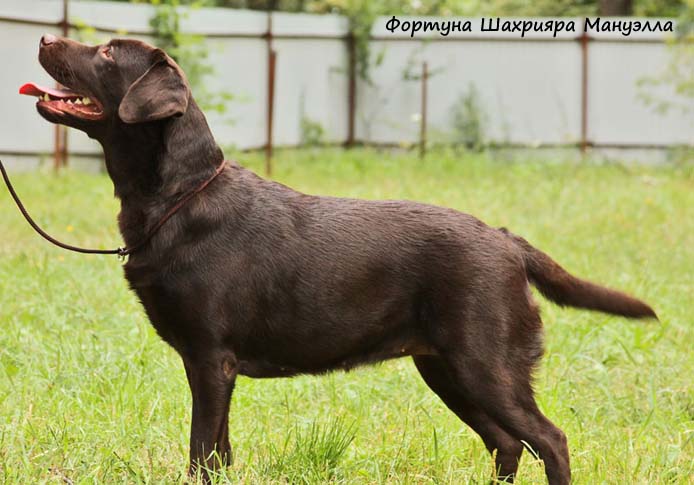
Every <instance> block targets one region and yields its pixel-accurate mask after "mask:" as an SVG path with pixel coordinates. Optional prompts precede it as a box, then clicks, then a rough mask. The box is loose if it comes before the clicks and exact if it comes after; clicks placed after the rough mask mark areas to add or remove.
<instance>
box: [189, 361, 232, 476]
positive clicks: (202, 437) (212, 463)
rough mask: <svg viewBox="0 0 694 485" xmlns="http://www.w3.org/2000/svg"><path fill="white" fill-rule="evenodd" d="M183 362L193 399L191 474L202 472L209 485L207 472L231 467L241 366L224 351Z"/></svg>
mask: <svg viewBox="0 0 694 485" xmlns="http://www.w3.org/2000/svg"><path fill="white" fill-rule="evenodd" d="M183 360H184V365H185V369H186V376H187V377H188V384H189V385H190V391H191V393H192V396H193V412H192V422H191V427H190V473H191V475H195V474H196V473H198V472H199V473H200V474H201V475H202V478H203V480H205V481H208V480H209V475H208V470H216V469H218V468H220V467H222V466H226V465H229V464H231V445H230V444H229V405H230V401H231V393H232V391H233V389H234V383H235V381H236V375H237V373H238V365H237V361H236V358H235V357H234V355H233V354H231V353H228V352H224V351H219V352H215V351H213V350H212V351H209V352H208V353H206V355H204V356H199V357H196V358H191V357H184V359H183Z"/></svg>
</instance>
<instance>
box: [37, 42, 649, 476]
mask: <svg viewBox="0 0 694 485" xmlns="http://www.w3.org/2000/svg"><path fill="white" fill-rule="evenodd" d="M40 60H41V63H42V64H43V66H44V67H45V68H46V70H47V71H48V72H49V73H50V74H51V75H53V76H54V77H55V78H56V79H57V80H58V81H60V82H61V83H63V84H65V85H67V86H70V87H71V88H73V89H74V90H76V91H79V92H81V93H85V94H88V95H90V96H92V97H93V98H94V99H96V100H98V101H99V103H100V105H101V106H103V111H104V113H103V119H100V120H98V121H93V120H92V121H85V120H82V119H79V118H75V117H74V116H71V115H69V114H60V113H58V112H56V111H55V110H48V109H47V108H45V107H43V105H42V104H41V103H39V105H38V107H39V111H40V112H41V114H42V115H43V116H44V117H46V118H47V119H49V120H50V121H53V122H57V123H64V124H67V125H70V126H74V127H76V128H79V129H82V130H84V131H85V132H86V133H87V134H89V135H90V136H92V137H93V138H96V139H97V140H99V142H100V143H101V144H102V146H103V148H104V153H105V156H106V164H107V168H108V172H109V175H110V176H111V178H112V180H113V183H114V187H115V191H116V194H117V195H118V197H119V198H120V199H121V213H120V216H119V223H120V227H121V232H122V233H123V237H124V239H125V242H126V243H127V244H129V245H130V244H132V243H133V242H136V241H138V240H140V239H141V238H142V236H143V235H144V234H147V232H148V230H149V228H151V227H152V226H153V225H154V224H156V222H157V221H158V220H159V219H160V218H161V217H162V215H163V214H164V213H165V212H166V210H167V208H169V207H170V206H171V204H172V203H174V202H175V201H176V200H177V199H178V198H179V197H181V196H182V194H185V193H186V192H187V191H189V190H190V189H191V188H193V187H196V186H197V185H198V184H200V182H201V181H203V180H206V179H207V178H209V176H210V175H211V174H212V173H213V172H214V170H215V168H216V167H217V166H218V165H219V164H220V163H221V162H222V152H221V150H220V149H219V147H218V146H217V145H216V143H215V142H214V139H213V138H212V135H211V133H210V131H209V128H208V126H207V123H206V121H205V118H204V116H203V114H202V112H201V111H200V110H199V108H198V107H197V105H196V104H195V101H194V100H193V98H192V97H191V96H190V92H189V90H188V87H187V83H186V81H185V77H184V75H183V73H181V72H180V69H178V67H177V66H176V65H175V63H174V62H173V61H172V60H171V59H170V58H168V56H166V55H165V54H164V53H163V52H161V51H159V50H156V49H154V48H152V47H151V46H148V45H146V44H144V43H141V42H137V41H128V40H114V41H112V42H110V43H109V44H107V45H105V46H97V47H89V46H85V45H83V44H79V43H76V42H73V41H70V40H67V39H55V38H51V39H48V40H47V41H46V42H44V44H43V45H42V47H41V50H40ZM142 79H146V82H143V81H142ZM133 86H135V87H134V88H133ZM127 93H131V95H130V96H128V94H127ZM148 100H149V101H148ZM124 270H125V276H126V278H127V280H128V282H129V283H130V286H131V287H132V288H133V290H134V291H135V293H136V294H137V296H138V297H139V298H140V300H141V301H142V304H143V305H144V308H145V310H146V311H147V314H148V316H149V318H150V320H151V322H152V324H153V325H154V327H155V328H156V329H157V331H158V332H159V334H160V335H161V336H162V338H163V339H164V340H165V341H166V342H168V343H169V344H170V345H171V346H173V348H175V349H176V351H178V353H179V354H180V355H181V358H182V360H183V364H184V367H185V370H186V375H187V377H188V381H189V384H190V389H191V393H192V396H193V409H192V424H191V434H190V460H191V470H193V471H194V470H196V469H197V468H198V467H200V466H201V465H204V466H206V467H211V468H214V467H217V466H219V465H220V464H226V463H228V462H229V461H230V459H231V447H230V445H229V439H228V434H229V433H228V413H229V404H230V398H231V394H232V390H233V387H234V383H235V379H236V376H237V375H238V374H242V375H247V376H251V377H282V376H291V375H295V374H299V373H322V372H327V371H330V370H334V369H350V368H352V367H354V366H356V365H362V364H368V363H371V362H377V361H380V360H384V359H389V358H396V357H403V356H408V355H409V356H412V357H413V359H414V362H415V365H416V366H417V369H418V370H419V372H420V373H421V374H422V377H423V378H424V380H425V381H426V383H427V384H428V385H429V387H430V388H431V389H432V390H433V391H434V392H435V393H437V394H438V395H439V396H440V397H441V399H442V400H443V402H444V403H445V404H446V405H447V406H448V407H449V408H450V409H451V410H452V411H453V412H454V413H456V415H457V416H458V417H459V418H460V419H461V420H462V421H464V422H466V423H467V424H468V425H469V426H470V427H471V428H472V429H474V430H475V431H476V432H477V433H478V434H479V435H480V436H481V437H482V439H483V440H484V443H485V445H486V447H487V448H488V449H489V451H490V452H494V453H495V456H496V468H497V474H498V476H499V477H501V478H505V479H508V480H512V479H513V476H514V475H515V473H516V470H517V468H518V460H519V458H520V456H521V452H522V450H523V443H527V444H529V445H530V446H532V448H533V449H534V450H535V451H536V452H537V453H539V455H540V457H541V458H542V459H543V460H544V462H545V468H546V473H547V477H548V479H549V482H550V483H552V484H566V483H568V482H569V480H570V468H569V453H568V448H567V445H566V438H565V436H564V434H563V433H562V432H561V430H560V429H559V428H557V427H556V426H554V425H553V424H552V423H551V422H550V421H549V420H548V419H547V418H546V417H545V416H544V415H543V414H542V413H541V412H540V410H539V409H538V407H537V405H536V403H535V399H534V397H533V390H532V388H531V374H532V371H533V369H534V368H535V366H536V364H537V363H538V361H539V359H540V356H541V355H542V322H541V320H540V316H539V312H538V310H537V305H535V303H534V302H533V301H532V296H531V293H530V290H529V286H528V282H531V283H533V284H535V285H537V286H538V288H539V289H540V290H541V291H542V292H543V293H544V294H545V295H546V296H547V297H548V298H550V299H553V300H555V301H557V302H558V303H560V304H563V305H574V306H580V307H584V308H590V309H596V310H601V311H606V312H609V313H615V314H618V315H624V316H628V317H642V316H655V314H654V313H653V311H652V310H651V309H650V307H648V306H647V305H646V304H645V303H642V302H640V301H638V300H636V299H634V298H631V297H628V296H626V295H624V294H623V293H619V292H616V291H613V290H608V289H606V288H603V287H600V286H597V285H594V284H592V283H588V282H586V281H584V280H580V279H578V278H575V277H573V276H571V275H570V274H568V273H567V272H566V271H565V270H563V269H562V268H561V267H560V266H559V265H557V264H556V263H555V262H554V261H552V260H551V259H550V258H549V257H548V256H547V255H545V254H544V253H542V252H540V251H539V250H537V249H535V248H533V247H532V246H530V245H529V244H528V243H527V242H526V241H525V240H523V239H522V238H519V237H517V236H514V235H512V234H510V233H509V232H508V231H505V230H499V229H494V228H491V227H489V226H487V225H485V224H484V223H482V222H481V221H479V220H477V219H476V218H474V217H472V216H470V215H468V214H464V213H461V212H458V211H455V210H452V209H446V208H442V207H435V206H431V205H426V204H420V203H416V202H409V201H365V200H356V199H341V198H332V197H317V196H312V195H306V194H302V193H299V192H296V191H294V190H292V189H290V188H288V187H285V186H284V185H281V184H278V183H276V182H273V181H269V180H264V179H262V178H260V177H258V176H256V175H255V174H253V173H251V172H249V171H248V170H246V169H244V168H242V167H240V166H238V165H236V164H234V163H227V166H226V167H225V170H224V172H223V173H222V174H221V175H219V177H217V178H216V179H215V180H214V181H213V182H212V183H211V184H210V185H209V186H208V187H207V188H206V189H205V191H204V192H201V193H200V194H198V196H196V198H195V199H193V200H191V202H190V203H188V204H187V205H186V206H185V207H184V208H183V209H181V210H180V211H179V212H177V213H176V216H175V217H173V218H172V219H170V220H169V222H167V223H166V224H165V225H164V226H163V227H162V228H161V229H160V230H159V231H158V232H157V233H156V235H155V236H154V237H153V238H152V239H151V242H150V243H149V245H148V246H147V247H145V248H143V249H142V250H141V251H139V252H137V253H135V254H133V255H132V256H131V257H130V259H129V261H128V262H127V264H126V265H125V267H124ZM213 451H215V452H216V453H217V458H214V457H212V456H211V455H210V453H211V452H213Z"/></svg>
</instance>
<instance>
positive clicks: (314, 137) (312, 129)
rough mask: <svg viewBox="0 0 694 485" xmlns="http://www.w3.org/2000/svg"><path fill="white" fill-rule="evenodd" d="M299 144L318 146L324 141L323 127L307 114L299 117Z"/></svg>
mask: <svg viewBox="0 0 694 485" xmlns="http://www.w3.org/2000/svg"><path fill="white" fill-rule="evenodd" d="M300 128H301V144H302V145H307V146H318V145H321V144H322V143H323V142H324V138H325V129H324V128H323V125H321V124H320V122H318V121H314V120H312V119H311V118H308V117H307V116H303V117H302V118H301V125H300Z"/></svg>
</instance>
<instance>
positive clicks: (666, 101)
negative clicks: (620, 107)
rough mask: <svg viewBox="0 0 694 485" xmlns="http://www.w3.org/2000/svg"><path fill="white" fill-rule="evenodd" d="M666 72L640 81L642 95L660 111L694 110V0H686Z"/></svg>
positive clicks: (644, 100) (670, 41)
mask: <svg viewBox="0 0 694 485" xmlns="http://www.w3.org/2000/svg"><path fill="white" fill-rule="evenodd" d="M669 50H670V57H669V59H668V62H667V64H666V65H665V68H664V69H663V71H662V72H660V73H658V74H655V75H653V76H647V77H644V78H642V79H640V80H639V81H638V87H639V98H640V99H641V100H642V101H643V102H644V103H645V104H646V105H648V106H651V107H652V108H653V109H655V110H656V111H657V112H659V113H666V112H668V111H670V110H673V109H674V110H679V111H682V112H691V111H694V0H686V4H685V8H684V9H682V12H681V15H680V17H679V19H678V22H677V34H676V36H675V37H674V38H673V39H670V40H669Z"/></svg>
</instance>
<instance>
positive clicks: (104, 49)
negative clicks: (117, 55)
mask: <svg viewBox="0 0 694 485" xmlns="http://www.w3.org/2000/svg"><path fill="white" fill-rule="evenodd" d="M101 55H102V56H103V57H105V58H106V59H113V57H112V55H111V46H110V45H107V46H104V47H102V48H101Z"/></svg>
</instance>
